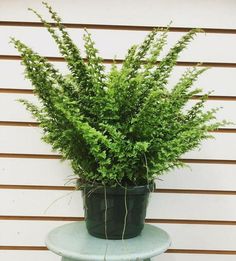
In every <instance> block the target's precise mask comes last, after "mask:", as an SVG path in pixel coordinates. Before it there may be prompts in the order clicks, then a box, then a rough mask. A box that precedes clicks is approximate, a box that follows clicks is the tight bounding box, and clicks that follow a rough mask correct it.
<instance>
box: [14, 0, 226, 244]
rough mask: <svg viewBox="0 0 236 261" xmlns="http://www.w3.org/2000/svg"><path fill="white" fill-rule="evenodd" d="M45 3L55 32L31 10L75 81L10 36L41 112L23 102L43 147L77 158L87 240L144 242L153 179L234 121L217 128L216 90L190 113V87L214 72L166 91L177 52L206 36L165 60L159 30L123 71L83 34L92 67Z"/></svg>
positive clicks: (131, 53) (197, 71) (196, 71)
mask: <svg viewBox="0 0 236 261" xmlns="http://www.w3.org/2000/svg"><path fill="white" fill-rule="evenodd" d="M44 5H45V6H46V8H47V9H48V11H49V13H50V14H51V17H52V19H53V20H54V21H55V24H54V25H53V26H52V25H51V24H49V23H48V22H47V21H45V20H44V19H43V18H42V17H41V15H39V14H38V13H37V12H36V11H34V10H32V11H33V12H34V13H35V14H36V15H37V16H38V17H39V19H40V20H41V22H42V23H43V24H44V26H45V27H46V28H47V30H48V31H49V33H50V34H51V36H52V38H53V39H54V40H55V42H56V44H57V46H58V48H59V50H60V53H61V54H62V56H63V57H64V59H65V61H66V62H67V64H68V68H69V69H70V74H68V75H62V74H61V73H60V72H59V71H58V70H57V69H55V68H54V67H53V65H52V64H50V63H49V62H48V61H47V59H46V58H44V57H41V56H40V55H39V54H37V53H36V52H34V51H33V50H32V49H31V48H29V47H28V46H26V45H25V44H24V43H22V42H21V41H19V40H16V39H14V38H12V40H11V42H12V43H13V44H14V46H15V47H16V48H17V50H18V51H19V53H20V55H21V57H22V63H23V65H24V66H25V73H26V77H27V78H29V79H30V80H31V82H32V84H33V86H34V93H35V95H36V96H37V97H38V98H39V101H40V105H37V106H36V105H35V104H32V103H31V102H29V101H27V100H20V101H21V102H22V103H23V104H24V105H25V106H26V108H27V110H29V111H30V112H31V113H32V115H33V116H34V117H35V118H36V119H37V120H38V122H39V123H40V127H41V128H42V129H43V131H44V136H43V140H44V141H45V142H47V143H49V144H51V145H52V148H53V149H54V150H56V151H58V152H59V153H60V154H61V155H62V157H63V159H66V160H68V161H70V163H71V166H72V168H73V170H74V174H75V177H76V179H77V187H79V188H80V189H81V190H82V192H83V197H84V202H85V203H84V209H85V219H86V224H87V228H88V231H89V233H90V234H92V235H94V236H96V237H101V238H108V239H120V238H122V239H123V238H130V237H134V236H137V235H138V234H140V232H141V230H142V228H143V225H144V219H145V215H146V206H147V202H148V196H149V193H150V192H151V191H153V190H154V187H155V186H154V181H155V179H156V178H157V177H158V176H159V175H161V174H163V173H165V172H167V171H168V170H170V169H172V168H176V167H182V166H184V163H183V162H182V161H181V160H180V156H181V155H182V154H184V153H185V152H187V151H189V150H192V149H194V148H196V147H198V146H199V145H200V142H201V141H202V140H204V139H207V138H211V137H212V135H211V134H210V133H209V131H212V130H215V129H217V128H218V127H220V126H223V125H225V124H226V122H225V121H222V122H218V121H216V117H215V114H216V111H217V109H212V110H208V111H207V110H205V102H206V100H207V97H208V95H209V93H208V94H204V95H202V96H201V97H200V99H199V100H198V101H197V102H196V103H195V104H194V105H193V106H192V107H191V108H190V109H188V110H187V109H186V108H185V106H186V104H187V103H188V102H189V100H190V99H192V98H193V96H195V95H196V94H199V93H201V92H202V90H201V89H198V88H194V89H193V88H191V87H192V84H193V83H194V82H195V81H196V79H197V78H198V76H199V75H201V74H202V73H203V72H204V71H205V70H206V69H207V68H203V67H201V66H195V67H193V68H190V69H188V70H187V71H186V72H185V73H184V74H183V75H182V77H181V78H180V79H179V81H178V83H177V84H176V85H175V86H173V88H172V89H168V88H167V81H168V78H169V76H170V74H171V72H172V70H173V68H174V66H175V65H176V62H177V59H178V57H179V54H180V53H181V51H183V50H184V49H185V48H186V47H187V45H188V43H189V42H190V41H191V40H192V39H193V38H194V36H195V35H196V34H197V33H198V32H199V30H198V29H193V30H191V31H189V32H188V33H186V34H185V35H184V36H183V37H182V38H181V39H180V40H179V41H178V42H177V43H176V44H175V45H174V46H173V47H172V48H171V49H170V50H169V52H168V53H167V54H166V55H165V56H164V58H162V59H161V61H160V62H158V63H157V59H158V57H159V55H160V53H161V51H162V49H163V47H164V46H165V44H166V41H167V35H168V28H167V29H165V28H156V29H154V30H153V31H152V32H150V33H149V34H148V35H147V36H146V38H145V39H144V41H143V42H142V43H141V44H140V45H134V46H132V47H131V48H130V49H129V50H128V52H127V55H126V56H125V59H124V61H123V63H122V66H121V68H119V67H118V66H117V64H116V61H115V60H114V62H113V63H112V66H111V69H110V71H109V72H108V73H106V72H105V67H104V65H103V60H102V58H101V57H99V55H98V51H97V49H96V48H95V46H94V42H93V41H92V39H91V35H90V33H89V32H88V31H87V30H85V34H84V42H85V44H84V47H85V53H86V61H85V60H84V59H83V58H82V56H81V53H80V50H79V49H78V47H77V46H76V45H75V44H74V43H73V41H72V40H71V38H70V36H69V34H68V32H67V31H66V28H65V27H64V25H63V24H62V23H61V19H60V18H59V16H58V15H57V13H56V12H54V11H53V10H52V8H51V7H50V6H49V5H48V4H47V3H44Z"/></svg>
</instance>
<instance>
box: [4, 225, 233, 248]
mask: <svg viewBox="0 0 236 261" xmlns="http://www.w3.org/2000/svg"><path fill="white" fill-rule="evenodd" d="M67 223H68V222H63V221H37V222H35V221H18V222H16V221H1V224H0V228H1V230H3V229H5V230H6V228H7V230H6V231H8V233H7V234H4V235H3V234H2V235H1V236H0V245H5V246H7V245H9V246H11V245H14V246H17V245H18V246H19V245H20V246H44V245H45V243H44V242H45V237H46V235H47V234H48V232H49V231H50V230H52V229H54V228H55V227H57V226H60V225H63V224H67ZM155 226H158V227H160V228H162V229H164V230H166V231H167V232H168V233H169V235H170V237H171V239H172V244H171V247H170V249H201V250H208V249H214V250H235V249H236V226H208V225H184V224H155ZM206 233H207V235H208V236H207V237H206V236H205V235H206Z"/></svg>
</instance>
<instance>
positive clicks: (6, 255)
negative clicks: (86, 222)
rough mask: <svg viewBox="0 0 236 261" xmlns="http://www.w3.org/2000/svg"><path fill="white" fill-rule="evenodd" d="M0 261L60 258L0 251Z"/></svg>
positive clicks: (50, 253)
mask: <svg viewBox="0 0 236 261" xmlns="http://www.w3.org/2000/svg"><path fill="white" fill-rule="evenodd" d="M0 259H1V260H4V261H13V260H18V261H32V260H34V261H42V260H43V261H60V260H61V257H59V256H58V255H55V254H54V253H52V252H50V251H32V250H31V251H30V250H29V251H24V250H20V251H17V250H15V251H14V250H0ZM226 261H228V260H226Z"/></svg>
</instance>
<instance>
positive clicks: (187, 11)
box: [0, 0, 236, 28]
mask: <svg viewBox="0 0 236 261" xmlns="http://www.w3.org/2000/svg"><path fill="white" fill-rule="evenodd" d="M48 2H49V3H51V4H52V5H53V6H54V9H55V10H57V11H58V12H59V13H60V15H61V17H62V18H63V20H64V21H65V22H70V23H98V24H129V25H166V24H168V23H169V22H170V21H173V26H181V27H185V26H186V25H188V26H189V27H215V28H235V27H236V22H235V12H236V7H235V2H234V1H231V0H226V1H224V2H223V3H222V1H215V2H214V4H212V1H210V0H207V1H204V0H199V1H198V2H197V3H196V4H195V5H194V8H193V6H192V3H191V2H189V1H188V0H184V1H182V2H181V10H179V1H178V0H167V1H166V0H158V1H155V0H149V1H148V3H147V4H144V3H143V1H141V0H137V1H134V0H131V1H117V2H114V3H113V2H111V1H109V0H102V1H99V2H94V1H93V0H86V1H85V0H78V1H73V0H68V1H67V4H66V5H65V4H64V2H63V1H57V2H56V3H55V1H52V0H49V1H48ZM28 7H32V8H35V9H37V10H38V11H39V12H40V13H46V11H45V9H44V8H43V7H42V4H41V2H39V1H37V0H33V1H32V0H25V1H23V2H22V1H14V2H13V1H10V2H9V1H7V0H2V1H1V2H0V8H1V10H2V12H1V16H0V20H8V21H38V19H37V18H36V17H35V16H34V15H33V14H32V13H31V12H29V11H28V10H27V8H28ZM14 9H15V10H17V13H14V15H13V13H12V10H14ZM166 10H168V11H166ZM176 10H178V11H176ZM143 14H146V15H143ZM199 14H201V19H193V17H199ZM219 17H220V19H219Z"/></svg>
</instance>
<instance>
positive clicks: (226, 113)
mask: <svg viewBox="0 0 236 261" xmlns="http://www.w3.org/2000/svg"><path fill="white" fill-rule="evenodd" d="M19 99H26V100H30V101H31V102H33V103H34V104H39V103H38V99H37V98H36V97H35V96H34V95H33V94H15V93H0V121H16V122H36V120H35V119H34V118H33V117H32V116H31V114H30V113H29V112H28V111H27V110H26V109H25V107H24V105H22V104H21V103H20V102H19V101H18V100H19ZM196 102H197V100H194V101H191V102H189V103H188V105H187V106H186V109H190V107H191V106H193V105H194V104H195V103H196ZM212 108H221V109H220V110H219V111H218V112H217V114H216V117H217V119H218V120H225V119H227V120H228V121H231V122H233V123H236V114H235V113H232V112H234V111H236V101H215V100H209V101H207V103H206V110H209V109H212ZM227 128H235V124H230V125H227Z"/></svg>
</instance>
